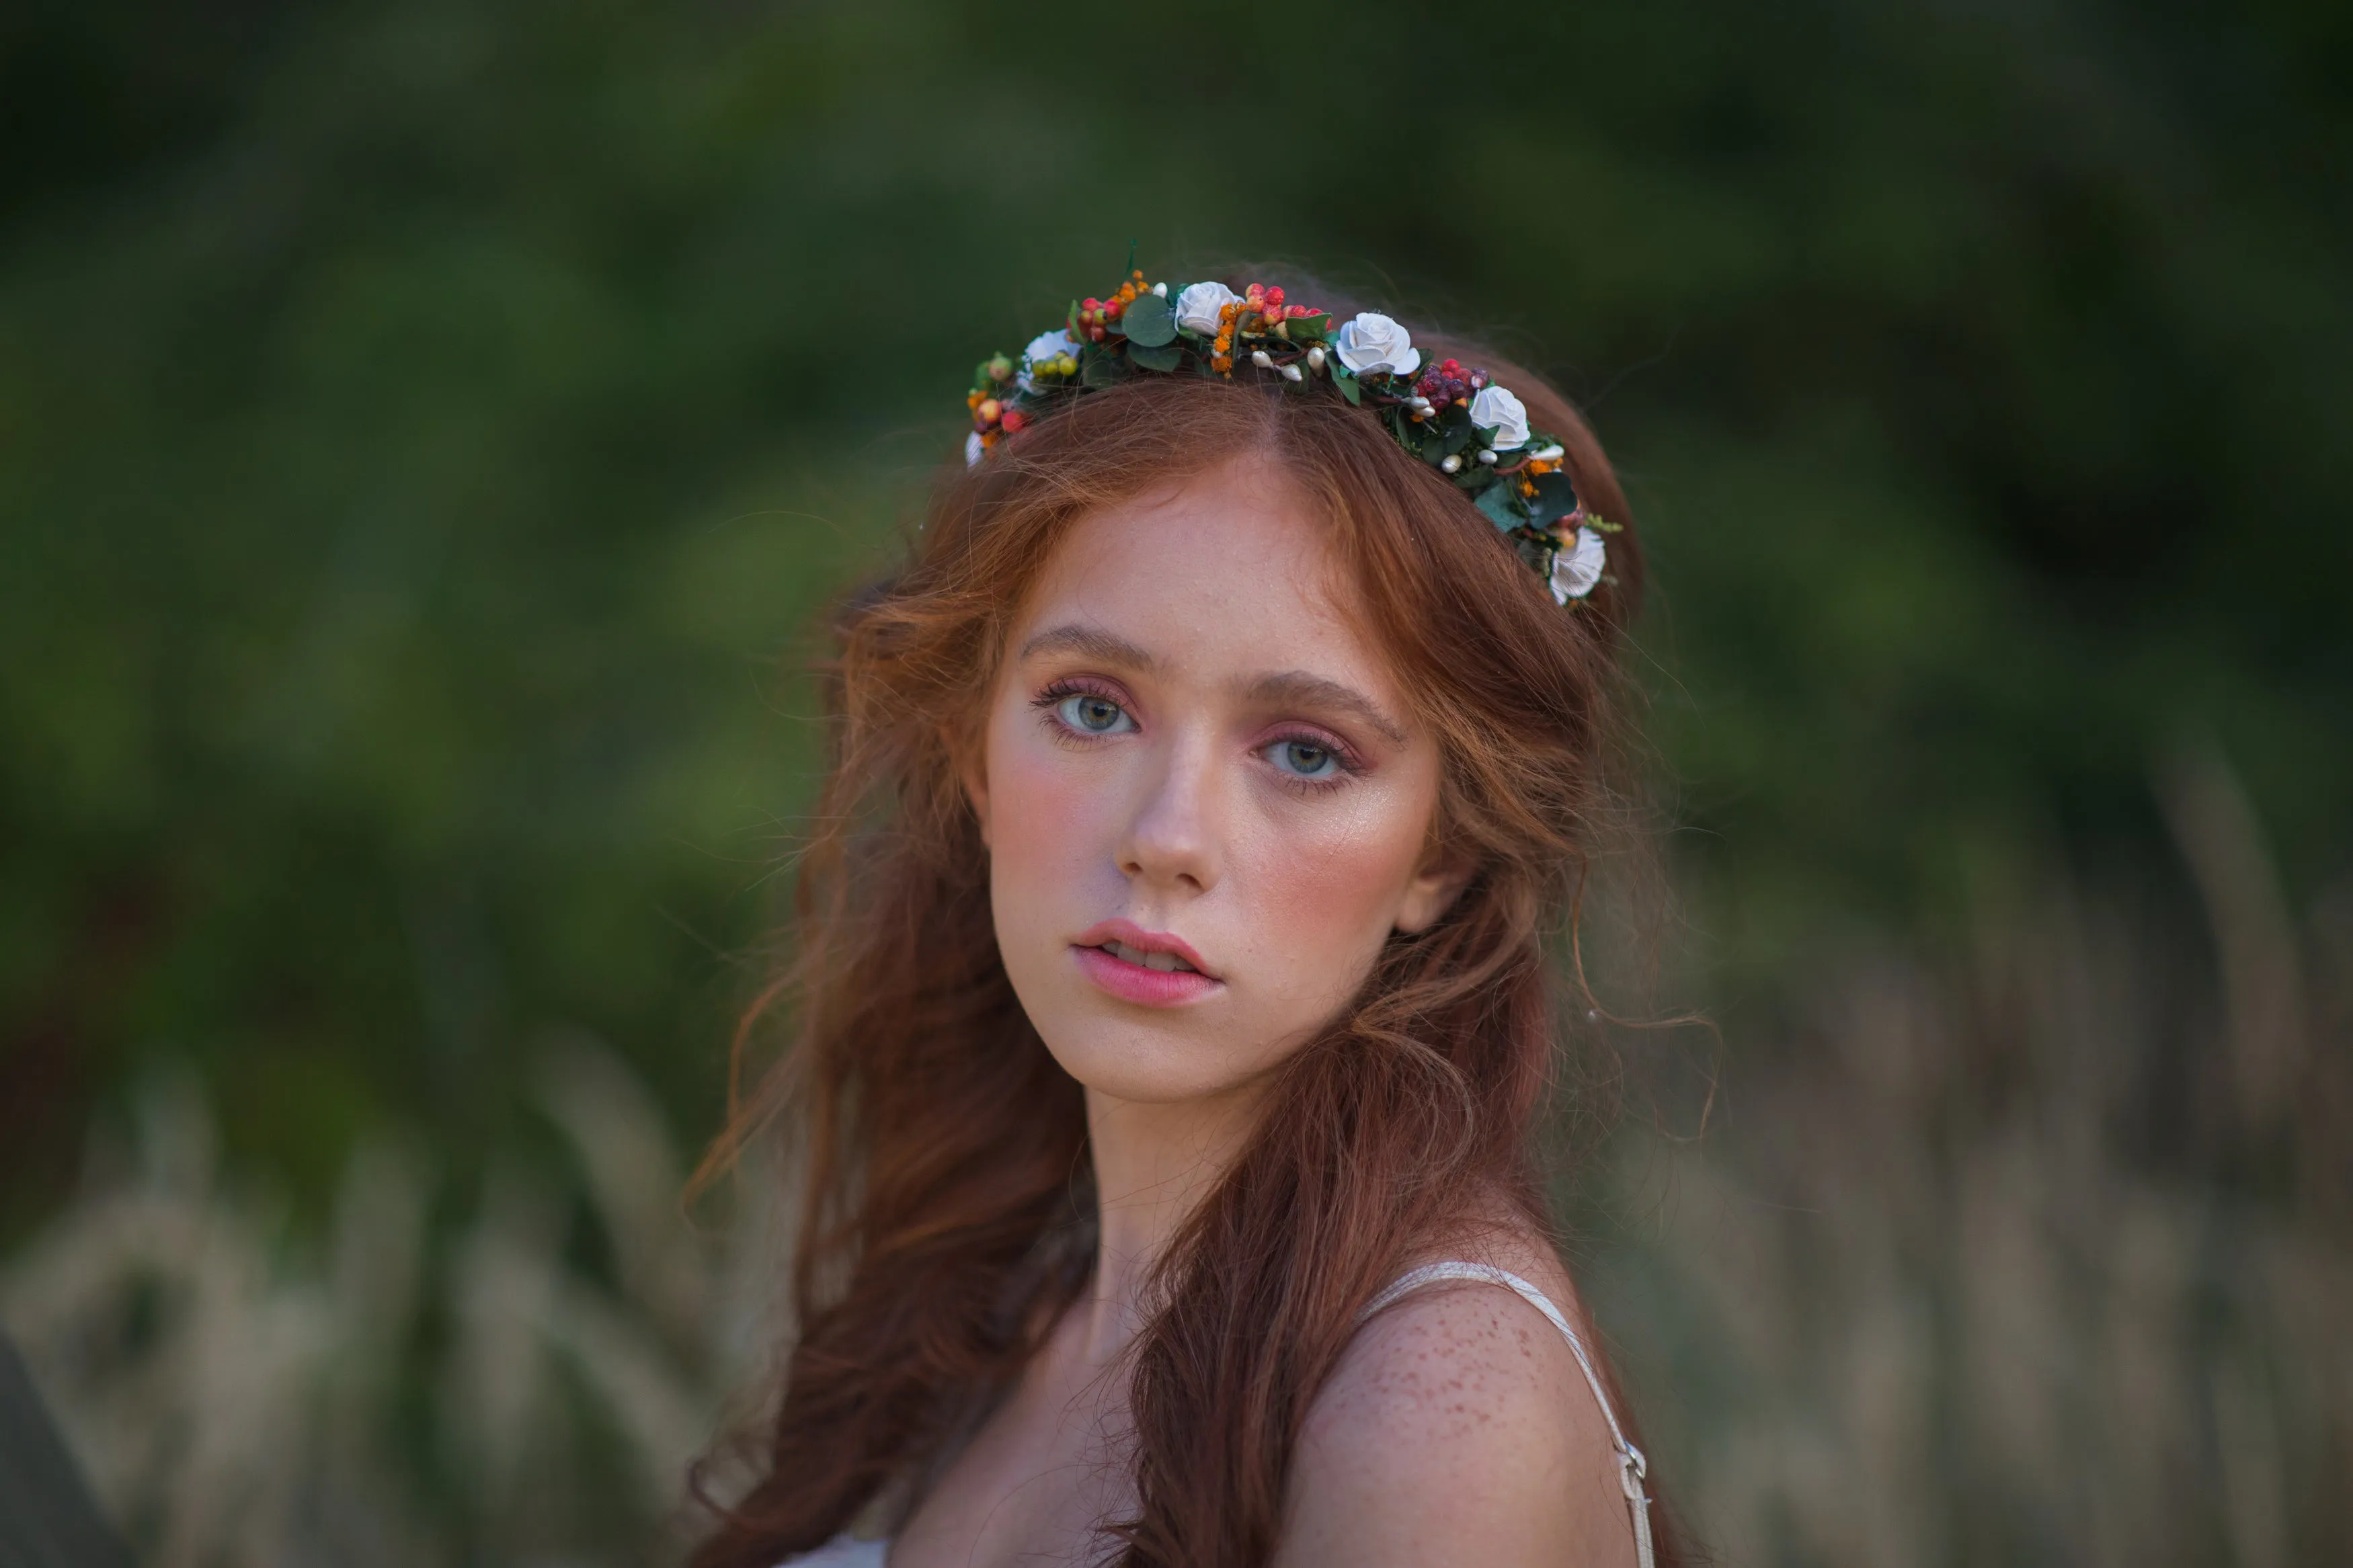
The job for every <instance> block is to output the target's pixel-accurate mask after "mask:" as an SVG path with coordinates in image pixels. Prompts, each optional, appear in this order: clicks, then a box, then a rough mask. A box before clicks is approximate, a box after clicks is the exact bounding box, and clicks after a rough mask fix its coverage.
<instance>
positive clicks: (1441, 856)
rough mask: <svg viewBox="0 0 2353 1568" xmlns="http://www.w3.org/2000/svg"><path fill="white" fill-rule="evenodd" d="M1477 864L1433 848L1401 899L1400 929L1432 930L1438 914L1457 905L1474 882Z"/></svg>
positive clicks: (1414, 930)
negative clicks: (1464, 890) (1463, 892)
mask: <svg viewBox="0 0 2353 1568" xmlns="http://www.w3.org/2000/svg"><path fill="white" fill-rule="evenodd" d="M1476 869H1477V868H1476V867H1475V866H1473V865H1472V863H1471V862H1470V861H1469V860H1468V859H1466V858H1462V857H1461V856H1460V855H1458V854H1453V853H1451V852H1448V851H1445V850H1441V849H1432V850H1431V851H1430V856H1429V858H1427V859H1425V860H1424V861H1423V862H1422V865H1421V869H1420V870H1419V871H1416V872H1415V873H1414V876H1413V880H1412V881H1410V882H1408V883H1407V884H1406V888H1405V897H1404V898H1402V899H1400V900H1398V912H1397V920H1396V921H1395V922H1394V924H1395V925H1396V927H1397V929H1398V931H1402V932H1404V933H1405V934H1406V935H1407V936H1412V935H1414V934H1416V933H1417V932H1419V931H1428V930H1429V929H1430V927H1431V926H1432V925H1434V924H1436V923H1437V921H1438V918H1439V917H1440V915H1443V914H1444V913H1445V912H1446V911H1447V910H1451V909H1452V908H1453V907H1454V900H1456V899H1459V898H1461V896H1462V889H1465V888H1467V887H1469V886H1470V885H1471V875H1472V872H1473V871H1475V870H1476Z"/></svg>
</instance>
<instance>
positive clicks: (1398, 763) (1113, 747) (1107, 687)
mask: <svg viewBox="0 0 2353 1568" xmlns="http://www.w3.org/2000/svg"><path fill="white" fill-rule="evenodd" d="M1330 577H1331V573H1330V571H1329V567H1328V563H1327V561H1326V558H1325V552H1324V545H1323V542H1322V540H1321V538H1320V537H1319V534H1318V523H1317V522H1316V521H1315V520H1314V518H1313V517H1312V516H1309V515H1308V514H1306V513H1305V512H1304V511H1303V510H1302V509H1301V508H1300V506H1299V504H1298V502H1297V501H1296V500H1293V497H1292V495H1291V493H1290V491H1289V490H1288V489H1287V488H1286V487H1284V486H1282V485H1281V484H1280V482H1279V481H1277V480H1276V479H1274V478H1273V477H1272V476H1271V475H1267V474H1265V473H1262V472H1258V471H1253V470H1242V471H1239V472H1236V471H1231V470H1229V471H1228V472H1227V473H1225V474H1222V475H1219V476H1215V477H1213V478H1212V479H1209V480H1207V481H1204V482H1202V483H1199V484H1197V485H1194V486H1190V487H1187V489H1183V490H1181V491H1178V492H1177V493H1176V494H1174V495H1169V496H1163V497H1158V498H1155V499H1154V500H1151V501H1148V502H1146V503H1145V504H1141V505H1133V506H1127V507H1122V508H1119V509H1116V510H1109V511H1104V512H1100V513H1097V514H1095V515H1094V516H1092V517H1090V518H1088V519H1086V520H1084V521H1082V522H1081V523H1080V524H1079V525H1078V526H1077V528H1076V529H1075V531H1073V532H1072V534H1071V537H1070V538H1069V539H1068V540H1067V541H1065V542H1064V543H1063V544H1062V545H1061V547H1060V549H1058V550H1057V551H1056V552H1055V553H1054V556H1053V558H1052V559H1051V561H1050V563H1048V565H1047V568H1046V570H1045V571H1044V573H1043V574H1041V577H1040V580H1039V583H1038V584H1037V585H1036V586H1035V588H1034V589H1033V590H1032V592H1031V594H1030V595H1029V601H1028V603H1027V604H1026V605H1024V606H1023V611H1022V615H1021V616H1020V618H1019V620H1018V624H1017V625H1016V626H1014V628H1013V630H1012V633H1011V635H1010V637H1008V651H1009V655H1010V657H1009V658H1008V661H1007V666H1006V668H1005V671H1004V674H1003V677H1002V679H1000V680H999V681H998V683H997V691H996V694H995V697H994V699H993V700H992V701H991V704H990V708H989V715H988V725H987V740H986V744H985V760H984V764H983V765H984V769H985V772H984V775H983V776H982V777H981V778H980V779H979V780H977V781H976V784H977V788H976V790H975V791H974V794H975V800H976V805H979V806H980V808H981V811H982V816H983V821H984V824H985V827H986V832H987V838H988V845H989V852H990V881H991V896H992V900H993V903H994V906H995V912H996V917H997V941H998V945H999V948H1000V950H1001V951H1002V952H1003V954H1004V959H1005V966H1006V970H1007V973H1008V974H1009V975H1010V976H1011V978H1012V981H1013V986H1014V990H1015V991H1016V992H1017V993H1018V994H1019V995H1020V998H1021V1005H1022V1006H1023V1007H1024V1008H1025V1009H1026V1010H1027V1011H1028V1013H1029V1017H1030V1020H1031V1021H1032V1022H1033V1023H1034V1024H1036V1025H1037V1026H1038V1032H1039V1035H1040V1036H1041V1037H1043V1038H1044V1040H1045V1042H1046V1045H1047V1047H1048V1048H1049V1049H1050V1050H1051V1051H1052V1052H1053V1053H1054V1055H1055V1058H1056V1059H1057V1060H1059V1061H1060V1062H1061V1063H1062V1065H1063V1066H1064V1067H1065V1068H1069V1069H1070V1071H1071V1075H1072V1076H1073V1077H1075V1078H1077V1079H1079V1080H1080V1081H1081V1082H1082V1083H1084V1084H1086V1085H1087V1086H1088V1087H1089V1088H1090V1089H1097V1090H1099V1091H1101V1092H1103V1093H1105V1094H1109V1095H1112V1096H1113V1097H1115V1098H1117V1099H1120V1100H1134V1101H1144V1102H1166V1101H1170V1100H1187V1099H1192V1098H1196V1097H1199V1096H1203V1095H1210V1094H1216V1093H1220V1092H1224V1091H1229V1090H1232V1089H1237V1088H1240V1087H1241V1086H1242V1085H1244V1084H1246V1083H1247V1082H1248V1080H1250V1079H1252V1078H1255V1077H1257V1076H1259V1075H1261V1074H1262V1073H1263V1072H1265V1071H1266V1069H1268V1068H1271V1067H1273V1066H1274V1065H1276V1064H1277V1063H1279V1062H1281V1061H1282V1059H1283V1058H1285V1057H1286V1056H1288V1055H1289V1054H1290V1053H1291V1052H1292V1051H1293V1050H1295V1049H1296V1048H1297V1047H1299V1046H1301V1045H1303V1044H1304V1043H1305V1041H1306V1039H1307V1038H1308V1037H1309V1036H1311V1035H1312V1034H1313V1033H1314V1031H1315V1029H1317V1028H1318V1027H1319V1026H1322V1025H1323V1024H1324V1022H1326V1021H1327V1020H1329V1019H1330V1018H1331V1017H1332V1016H1334V1015H1335V1013H1337V1012H1338V1011H1339V1009H1340V1008H1341V1007H1342V1006H1343V1005H1345V1003H1346V1001H1347V1000H1348V997H1349V996H1350V994H1353V993H1354V992H1355V990H1356V987H1357V986H1358V985H1359V984H1362V983H1363V981H1364V978H1365V976H1366V974H1368V973H1371V970H1372V965H1373V962H1374V960H1375V958H1376V957H1377V955H1378V953H1379V952H1380V948H1381V944H1382V943H1383V942H1385V941H1386V940H1387V939H1388V934H1389V932H1390V931H1392V930H1393V929H1405V930H1414V929H1418V928H1419V927H1420V926H1422V925H1426V924H1427V923H1429V921H1430V920H1432V919H1434V918H1435V917H1436V916H1437V914H1438V913H1439V912H1440V910H1442V908H1443V906H1444V902H1445V900H1448V899H1451V896H1452V894H1453V891H1454V890H1455V887H1456V885H1457V881H1456V879H1449V878H1446V877H1443V876H1441V875H1439V874H1436V873H1435V872H1434V871H1433V870H1432V868H1430V867H1428V866H1426V865H1425V864H1424V861H1425V858H1426V857H1425V854H1424V847H1425V841H1426V839H1427V837H1428V834H1429V829H1430V821H1431V818H1432V814H1433V813H1434V811H1435V809H1436V806H1437V800H1438V756H1437V750H1436V746H1435V744H1434V743H1433V742H1431V741H1430V739H1429V738H1428V737H1426V736H1424V735H1421V734H1419V733H1416V732H1415V731H1414V730H1413V728H1412V726H1411V724H1410V721H1409V710H1408V708H1407V705H1406V702H1405V700H1404V697H1403V694H1402V692H1401V691H1400V690H1399V689H1398V686H1397V683H1396V681H1395V679H1393V678H1392V677H1391V676H1390V674H1389V673H1388V668H1387V666H1386V662H1385V660H1384V659H1383V658H1381V656H1380V653H1379V650H1378V649H1377V648H1376V647H1371V646H1369V645H1367V644H1366V642H1365V640H1364V639H1363V638H1362V637H1360V636H1358V634H1357V633H1356V630H1355V629H1354V628H1353V627H1352V626H1350V625H1349V623H1348V621H1347V620H1346V619H1345V616H1343V614H1342V612H1341V610H1340V608H1339V606H1338V605H1337V604H1336V603H1335V600H1334V597H1333V592H1334V588H1333V584H1331V582H1330ZM1060 627H1081V628H1086V629H1090V630H1093V631H1099V632H1103V633H1105V634H1108V635H1110V636H1112V637H1117V638H1119V639H1120V640H1121V641H1123V642H1124V643H1126V644H1128V645H1130V646H1132V647H1134V649H1136V650H1137V651H1139V652H1141V653H1144V654H1146V655H1148V656H1149V658H1151V660H1152V668H1149V669H1148V670H1146V669H1138V668H1134V667H1132V666H1129V665H1126V664H1124V663H1123V662H1122V661H1113V660H1105V659H1103V658H1100V657H1097V656H1096V655H1094V654H1092V653H1090V652H1088V651H1085V650H1082V649H1069V648H1065V649H1061V650H1058V651H1054V652H1050V653H1047V654H1042V655H1039V656H1035V657H1031V658H1021V657H1020V654H1021V650H1022V649H1023V648H1024V647H1025V646H1026V645H1028V644H1029V642H1030V641H1031V640H1032V639H1033V638H1034V637H1037V636H1038V635H1039V633H1040V632H1044V631H1050V630H1053V629H1056V628H1060ZM1288 673H1302V674H1305V675H1309V676H1312V677H1314V678H1316V679H1322V680H1325V681H1329V682H1331V683H1333V684H1335V685H1336V686H1341V687H1345V688H1347V689H1350V690H1353V691H1355V692H1356V693H1359V694H1360V695H1361V696H1363V697H1364V698H1365V699H1366V700H1368V701H1369V702H1370V703H1372V704H1373V705H1374V706H1375V707H1376V708H1377V710H1379V712H1380V713H1381V714H1382V715H1384V716H1386V717H1387V718H1388V721H1390V722H1391V723H1392V724H1393V725H1394V726H1395V728H1396V730H1397V731H1398V737H1397V738H1394V739H1393V738H1391V737H1390V736H1389V735H1386V734H1383V733H1382V732H1381V731H1380V730H1379V728H1377V726H1376V725H1374V724H1372V723H1368V722H1366V721H1365V720H1364V718H1363V717H1362V716H1361V715H1357V714H1353V713H1350V712H1346V711H1343V710H1338V709H1335V708H1333V707H1331V706H1329V705H1328V704H1316V703H1312V702H1311V703H1307V704H1299V703H1295V702H1281V703H1277V702H1268V701H1263V700H1251V699H1250V696H1249V691H1250V683H1251V682H1253V681H1258V680H1261V679H1264V678H1267V677H1271V676H1279V675H1283V674H1288ZM1071 679H1078V680H1084V681H1087V682H1089V683H1090V685H1089V687H1088V689H1089V690H1090V691H1092V692H1097V693H1100V694H1102V695H1103V696H1104V697H1106V698H1108V699H1110V700H1116V701H1117V702H1118V703H1119V705H1120V707H1121V708H1122V709H1123V710H1124V712H1125V713H1126V715H1127V718H1126V720H1125V722H1129V723H1132V724H1133V725H1134V729H1133V730H1132V731H1126V732H1123V733H1117V734H1112V735H1106V736H1102V737H1094V738H1087V737H1073V736H1071V735H1070V734H1068V733H1067V732H1064V731H1058V729H1057V728H1056V725H1055V721H1054V718H1053V715H1052V714H1051V713H1050V712H1047V711H1042V710H1040V709H1039V707H1038V706H1037V699H1038V698H1039V694H1040V693H1041V692H1043V691H1045V690H1047V689H1050V687H1051V686H1052V685H1053V683H1054V682H1056V681H1058V680H1071ZM1293 734H1300V735H1307V736H1312V737H1314V738H1317V739H1329V740H1331V741H1334V742H1341V743H1344V744H1345V746H1346V747H1347V748H1348V750H1349V752H1350V754H1351V758H1352V760H1353V761H1355V762H1356V763H1357V764H1358V766H1359V768H1360V770H1361V771H1359V772H1356V773H1350V774H1346V775H1344V776H1342V777H1340V778H1339V779H1338V780H1337V781H1336V782H1335V783H1333V784H1329V785H1328V786H1327V787H1323V788H1319V789H1317V790H1316V791H1314V792H1313V793H1303V792H1302V791H1300V790H1299V789H1298V788H1297V787H1296V784H1294V783H1293V781H1291V780H1287V779H1286V777H1285V776H1284V769H1283V768H1282V767H1281V766H1280V765H1278V764H1276V763H1270V762H1269V761H1268V759H1267V757H1266V756H1265V755H1264V754H1263V753H1264V752H1265V750H1266V748H1267V747H1268V746H1269V745H1270V744H1279V743H1280V742H1281V741H1282V737H1284V736H1288V735H1293ZM1120 916H1124V917H1125V918H1127V919H1130V920H1133V921H1135V923H1136V924H1138V925H1139V926H1142V927H1144V928H1145V930H1147V931H1174V932H1175V933H1176V934H1177V935H1178V936H1181V937H1182V938H1184V939H1185V940H1186V941H1187V942H1190V943H1191V944H1192V946H1193V947H1194V948H1195V949H1196V950H1197V951H1198V952H1199V953H1200V954H1201V956H1202V957H1203V959H1205V960H1206V961H1207V963H1208V968H1209V972H1210V973H1214V974H1216V975H1217V976H1218V977H1219V979H1220V980H1222V981H1223V982H1224V984H1223V986H1222V988H1221V989H1220V990H1219V992H1218V993H1216V994H1213V995H1212V996H1210V997H1209V998H1208V999H1207V1000H1206V1001H1204V1002H1202V1003H1200V1004H1198V1005H1194V1006H1191V1007H1188V1008H1185V1009H1181V1010H1176V1011H1157V1010H1151V1009H1145V1008H1139V1007H1136V1006H1134V1005H1129V1004H1127V1003H1124V1002H1121V1001H1119V1000H1117V999H1115V998H1113V997H1110V996H1107V995H1105V994H1103V992H1102V991H1101V990H1100V989H1099V988H1097V987H1096V986H1095V985H1093V984H1091V983H1090V982H1089V981H1088V980H1087V979H1086V978H1085V976H1084V974H1083V973H1082V972H1081V970H1080V969H1079V967H1078V965H1077V964H1076V963H1074V962H1073V959H1072V954H1071V942H1072V939H1073V938H1075V937H1077V936H1079V935H1081V934H1082V933H1083V932H1084V931H1086V930H1087V928H1088V927H1090V926H1092V925H1093V924H1095V923H1096V922H1097V921H1103V920H1105V919H1109V918H1113V917H1120Z"/></svg>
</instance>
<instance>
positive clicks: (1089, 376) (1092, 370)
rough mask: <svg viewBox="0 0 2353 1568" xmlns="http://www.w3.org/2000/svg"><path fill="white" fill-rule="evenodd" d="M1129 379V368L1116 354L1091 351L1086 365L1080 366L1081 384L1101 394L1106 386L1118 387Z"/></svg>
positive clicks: (1097, 350)
mask: <svg viewBox="0 0 2353 1568" xmlns="http://www.w3.org/2000/svg"><path fill="white" fill-rule="evenodd" d="M1126 379H1127V366H1125V365H1124V364H1122V363H1120V358H1119V356H1118V355H1117V354H1115V353H1104V352H1103V350H1101V349H1090V351H1089V352H1088V354H1087V360H1086V363H1084V364H1082V365H1081V366H1079V384H1080V385H1082V386H1084V387H1088V388H1091V389H1092V390H1094V391H1096V392H1101V391H1102V390H1103V388H1104V387H1106V386H1116V385H1118V384H1120V383H1121V382H1123V381H1124V380H1126Z"/></svg>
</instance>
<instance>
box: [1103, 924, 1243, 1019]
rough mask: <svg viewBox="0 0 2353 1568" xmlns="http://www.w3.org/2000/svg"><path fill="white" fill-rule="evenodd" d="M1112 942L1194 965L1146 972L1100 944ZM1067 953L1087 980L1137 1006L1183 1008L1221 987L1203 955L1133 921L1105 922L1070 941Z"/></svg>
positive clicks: (1141, 966) (1176, 940)
mask: <svg viewBox="0 0 2353 1568" xmlns="http://www.w3.org/2000/svg"><path fill="white" fill-rule="evenodd" d="M1106 942H1118V943H1120V944H1121V945H1123V946H1124V947H1129V948H1133V949H1134V950H1136V951H1138V952H1166V953H1173V954H1175V955H1176V957H1178V958H1180V959H1182V960H1184V961H1185V962H1186V963H1189V964H1191V965H1192V966H1193V967H1192V968H1191V969H1190V970H1185V969H1147V968H1145V966H1144V965H1143V964H1141V963H1129V962H1128V961H1127V960H1126V959H1124V958H1119V957H1116V956H1114V955H1113V954H1112V953H1111V952H1107V951H1105V948H1104V945H1103V944H1105V943H1106ZM1071 952H1073V953H1075V954H1076V955H1077V957H1078V961H1079V968H1080V970H1081V971H1082V973H1084V974H1085V975H1086V977H1087V978H1088V979H1090V980H1092V981H1093V982H1094V983H1095V984H1097V985H1100V986H1102V987H1103V989H1104V990H1106V991H1108V992H1110V993H1111V994H1113V995H1114V996H1116V997H1118V998H1119V999H1120V1000H1121V1001H1123V1002H1133V1003H1134V1004H1136V1005H1138V1006H1143V1007H1181V1006H1183V1005H1186V1004H1187V1003H1188V1002H1198V1001H1199V1000H1200V999H1201V998H1202V997H1204V996H1207V995H1208V994H1209V993H1210V992H1212V991H1215V990H1217V989H1219V986H1220V985H1222V984H1224V983H1223V982H1222V981H1220V980H1219V979H1218V978H1217V976H1215V975H1213V974H1211V973H1208V965H1207V964H1205V963H1202V962H1201V955H1200V954H1199V953H1198V952H1194V951H1193V950H1192V948H1191V947H1190V946H1189V945H1187V943H1186V942H1184V941H1183V940H1182V939H1180V938H1178V937H1176V936H1174V935H1171V934H1170V933H1169V932H1167V931H1145V929H1144V928H1143V927H1142V926H1139V925H1137V924H1136V923H1135V922H1134V921H1103V923H1102V924H1100V925H1097V926H1094V927H1092V928H1091V929H1090V930H1088V931H1086V932H1085V933H1084V934H1083V935H1082V936H1081V937H1080V938H1079V939H1078V941H1077V942H1073V943H1071Z"/></svg>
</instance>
